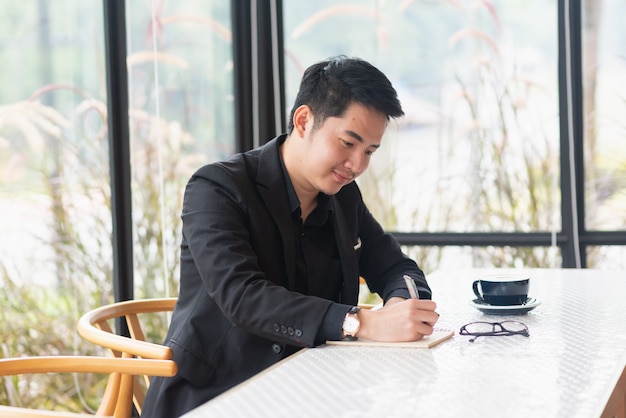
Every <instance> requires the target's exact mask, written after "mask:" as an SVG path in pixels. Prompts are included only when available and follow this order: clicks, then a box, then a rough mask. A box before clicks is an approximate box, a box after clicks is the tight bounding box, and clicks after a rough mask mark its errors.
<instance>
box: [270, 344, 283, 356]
mask: <svg viewBox="0 0 626 418" xmlns="http://www.w3.org/2000/svg"><path fill="white" fill-rule="evenodd" d="M272 350H274V352H275V353H276V354H280V352H281V351H283V348H282V347H281V346H280V344H276V343H274V344H272Z"/></svg>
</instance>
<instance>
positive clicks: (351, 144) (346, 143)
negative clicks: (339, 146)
mask: <svg viewBox="0 0 626 418" xmlns="http://www.w3.org/2000/svg"><path fill="white" fill-rule="evenodd" d="M341 142H343V145H344V146H346V147H348V148H350V147H351V146H353V145H354V144H353V143H352V142H348V141H346V140H345V139H342V140H341Z"/></svg>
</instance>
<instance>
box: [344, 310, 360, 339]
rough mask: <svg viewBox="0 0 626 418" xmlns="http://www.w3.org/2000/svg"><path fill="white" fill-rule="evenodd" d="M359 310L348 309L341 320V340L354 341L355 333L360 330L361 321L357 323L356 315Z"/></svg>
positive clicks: (357, 317)
mask: <svg viewBox="0 0 626 418" xmlns="http://www.w3.org/2000/svg"><path fill="white" fill-rule="evenodd" d="M360 310H361V308H359V307H358V306H353V307H352V308H350V310H349V311H348V313H347V314H346V317H345V318H344V320H343V327H342V331H343V338H344V339H345V340H356V339H357V337H356V333H357V332H359V329H360V328H361V321H359V316H358V313H359V311H360Z"/></svg>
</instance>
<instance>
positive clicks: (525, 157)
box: [283, 0, 626, 271]
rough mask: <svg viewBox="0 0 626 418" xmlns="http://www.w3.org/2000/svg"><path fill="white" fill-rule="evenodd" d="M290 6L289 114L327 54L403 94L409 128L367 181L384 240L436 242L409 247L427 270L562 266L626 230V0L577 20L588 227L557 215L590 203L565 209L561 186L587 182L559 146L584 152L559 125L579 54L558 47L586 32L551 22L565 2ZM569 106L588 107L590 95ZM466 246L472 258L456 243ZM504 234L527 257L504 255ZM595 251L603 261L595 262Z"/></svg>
mask: <svg viewBox="0 0 626 418" xmlns="http://www.w3.org/2000/svg"><path fill="white" fill-rule="evenodd" d="M283 4H284V27H285V56H286V73H287V87H286V88H287V103H288V104H289V103H290V102H292V101H293V97H294V95H295V92H296V90H297V87H298V79H299V77H300V76H301V74H302V71H303V69H304V68H305V67H306V66H307V65H309V64H311V63H312V62H315V61H318V60H321V59H324V58H326V57H328V56H331V55H337V54H345V55H352V56H360V57H363V58H365V59H368V60H370V61H371V62H373V63H374V64H375V65H377V66H378V67H379V68H381V69H382V70H383V71H384V72H385V73H386V74H387V75H388V76H389V77H390V79H391V80H392V82H393V83H394V84H395V86H396V88H397V90H398V92H399V94H400V98H401V100H402V103H403V106H404V108H405V112H406V117H405V118H404V120H402V121H401V122H400V123H399V124H397V125H396V126H393V127H392V128H391V129H389V131H388V134H387V137H386V138H385V140H384V143H383V148H382V149H381V151H382V152H380V151H379V152H377V154H376V156H375V158H374V159H373V160H372V164H371V165H370V169H369V171H368V172H367V173H366V174H365V175H364V176H363V177H362V178H361V179H360V181H359V183H360V185H361V187H362V189H363V191H364V196H365V199H366V201H367V203H368V205H369V206H370V209H371V210H372V211H373V212H374V213H375V214H376V215H377V217H378V218H379V219H380V220H381V221H382V223H383V225H384V227H385V228H387V229H388V230H390V231H396V232H398V233H399V235H402V233H421V234H422V236H423V235H424V233H427V234H428V235H430V237H429V239H428V243H432V242H433V241H436V238H434V237H437V236H440V237H441V240H440V242H439V244H440V246H438V247H429V246H427V245H425V244H424V243H422V245H418V246H417V247H413V248H410V249H409V251H410V252H411V254H412V255H413V256H414V257H415V258H417V259H418V260H420V261H421V262H422V265H423V267H424V268H425V269H426V270H428V271H432V270H434V269H438V268H441V267H442V266H447V267H451V266H455V267H463V266H465V267H469V266H475V267H485V266H528V267H559V266H561V265H562V263H563V260H562V254H561V248H562V245H560V244H563V242H565V241H566V242H569V243H571V242H573V241H576V243H575V244H571V245H579V244H578V240H582V239H584V234H585V232H586V230H592V229H610V230H615V229H618V230H622V231H623V230H624V225H625V224H626V222H625V219H624V211H625V210H626V201H625V200H624V187H625V186H624V181H623V179H624V161H626V158H624V152H625V151H624V150H626V147H624V146H623V145H624V140H623V138H622V137H623V136H624V135H623V134H624V132H625V131H624V124H623V122H622V119H623V118H621V117H619V115H620V114H622V113H624V103H625V102H626V100H625V96H626V87H625V85H626V82H625V81H624V75H623V74H625V72H624V71H623V70H624V68H623V67H624V59H623V57H624V48H625V47H624V44H625V43H624V36H625V35H626V32H625V31H624V29H623V28H622V26H621V25H620V23H619V17H618V16H621V15H620V11H622V12H623V10H622V9H623V8H624V3H623V2H621V1H617V0H615V1H610V0H606V1H604V2H603V1H588V2H587V3H586V6H585V9H584V11H582V12H581V13H583V16H584V21H585V24H584V25H583V28H584V29H583V33H582V35H583V37H584V42H583V46H584V47H585V49H584V50H583V53H584V54H585V56H584V60H583V63H584V69H585V70H586V72H585V79H584V83H583V85H584V86H586V89H585V106H586V110H585V115H587V116H586V118H587V119H593V120H591V121H590V122H591V123H589V124H587V125H585V126H586V131H585V135H586V136H585V145H586V146H585V153H586V154H585V155H586V159H585V161H586V164H587V165H586V166H585V173H586V181H587V183H586V188H585V190H586V196H585V202H586V205H587V206H586V207H587V213H586V215H587V217H586V221H587V224H586V225H583V227H582V228H578V227H579V225H578V224H576V222H577V219H576V218H574V219H573V220H571V221H570V220H569V214H567V215H563V214H562V205H565V206H569V205H574V209H573V213H574V215H576V214H577V212H578V211H577V209H578V208H577V207H576V205H577V201H576V199H579V200H578V201H582V199H581V198H579V197H577V196H576V195H574V200H573V201H569V200H568V201H565V202H563V201H562V187H561V184H562V183H561V182H563V181H566V180H567V179H568V178H569V177H568V176H575V172H582V171H581V170H582V167H574V166H573V165H571V164H570V165H569V167H573V168H572V170H573V172H574V173H570V172H569V171H568V172H567V173H561V159H563V158H568V151H569V150H567V149H563V151H564V152H563V153H562V152H561V151H562V150H561V144H562V143H563V141H564V140H565V139H566V138H568V137H570V136H571V137H572V140H573V143H572V149H574V148H576V147H578V148H581V146H580V144H581V143H582V142H577V141H581V137H575V135H576V132H573V131H567V130H564V129H562V128H560V124H561V123H562V122H563V119H562V117H564V115H561V114H560V112H561V111H562V109H561V108H560V107H559V100H560V99H561V98H562V97H563V95H565V94H566V93H565V90H566V89H565V88H564V86H560V85H559V54H560V53H562V51H563V50H564V49H565V48H567V47H571V46H570V45H568V44H566V43H563V44H562V45H559V34H560V33H561V34H562V35H563V36H566V35H565V33H572V31H573V33H574V34H576V33H578V32H577V31H580V27H576V26H574V27H573V28H572V27H569V26H568V27H565V26H562V25H560V24H558V22H559V18H560V16H559V8H561V10H564V11H563V14H567V13H569V15H568V16H570V15H572V13H573V11H572V10H570V9H568V8H567V7H566V4H565V3H563V2H558V1H556V0H554V1H545V0H532V1H524V2H519V1H508V0H499V1H490V2H411V1H407V2H394V1H377V0H360V1H346V2H341V3H340V4H338V3H337V2H334V1H330V0H327V1H323V0H322V1H318V2H314V3H307V4H306V5H304V4H301V3H300V2H298V1H295V0H284V1H283ZM573 16H576V15H575V14H573ZM596 61H597V62H596ZM568 65H573V66H577V64H576V63H575V62H574V63H573V64H571V61H568ZM574 82H575V81H574ZM596 85H597V88H596V87H595V86H596ZM587 86H591V87H588V88H587ZM561 89H562V90H561ZM560 90H561V91H560ZM571 100H574V103H573V104H572V106H579V107H581V101H582V98H581V97H573V98H572V99H571ZM620 112H621V113H620ZM566 113H567V112H566ZM594 121H597V123H598V124H600V123H601V122H602V124H601V125H595V122H594ZM570 134H571V135H570ZM575 191H576V186H574V193H575ZM568 196H569V194H568ZM581 216H582V213H581ZM574 224H575V225H574ZM565 227H567V229H566V228H565ZM450 233H452V234H456V235H450ZM467 233H469V234H468V235H472V234H474V235H472V236H474V237H477V238H476V239H475V240H474V242H476V245H472V246H462V245H463V244H460V245H458V244H455V239H457V238H458V239H459V241H461V242H462V241H463V240H464V239H465V238H463V237H461V236H460V235H458V234H467ZM507 234H508V235H509V236H511V237H513V238H511V239H512V240H517V241H518V242H520V244H518V245H511V244H507V243H504V244H502V243H501V242H503V241H506V240H507V238H506V236H507ZM578 234H580V235H581V236H583V237H582V238H581V237H580V236H579V235H578ZM622 239H623V237H622ZM480 240H482V241H483V243H482V244H480V242H479V241H480ZM490 240H491V241H492V242H493V244H492V245H485V244H489V242H490ZM525 240H538V241H539V242H540V243H534V244H531V245H529V244H527V243H526V244H525V243H524V241H525ZM559 240H561V241H559ZM528 242H530V241H528ZM583 247H584V245H583ZM623 248H624V247H595V248H594V249H592V248H591V247H589V248H588V252H587V258H585V260H584V261H586V265H587V266H589V267H603V266H606V267H609V266H611V267H615V265H616V264H617V265H619V262H616V260H614V261H613V262H607V258H610V256H609V257H607V255H608V254H613V255H614V256H616V257H617V258H620V257H619V253H620V252H621V251H623ZM599 252H604V254H605V256H604V257H602V256H592V254H595V253H599ZM621 259H623V257H621ZM622 266H623V264H622Z"/></svg>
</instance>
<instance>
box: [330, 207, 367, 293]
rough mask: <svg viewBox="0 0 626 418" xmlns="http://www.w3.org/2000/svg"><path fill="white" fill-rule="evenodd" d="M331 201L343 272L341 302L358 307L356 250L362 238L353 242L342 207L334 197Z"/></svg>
mask: <svg viewBox="0 0 626 418" xmlns="http://www.w3.org/2000/svg"><path fill="white" fill-rule="evenodd" d="M330 200H331V204H332V205H333V213H334V216H333V227H334V229H335V239H336V240H337V247H338V250H339V259H340V260H341V268H342V272H343V287H342V291H341V302H342V303H345V304H348V305H356V304H357V303H358V299H359V297H358V296H359V264H358V261H357V256H356V250H357V249H358V248H360V245H361V241H360V238H357V239H356V241H357V242H353V239H352V237H351V235H350V231H349V230H348V228H347V226H346V225H347V224H346V222H344V221H343V220H344V219H345V218H344V214H343V211H342V210H341V205H338V204H337V202H336V198H335V197H334V196H331V199H330ZM357 247H358V248H357Z"/></svg>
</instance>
